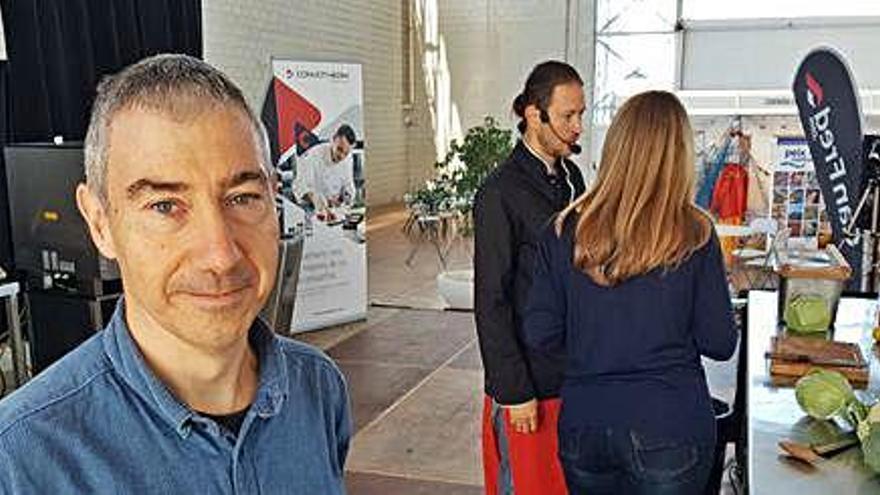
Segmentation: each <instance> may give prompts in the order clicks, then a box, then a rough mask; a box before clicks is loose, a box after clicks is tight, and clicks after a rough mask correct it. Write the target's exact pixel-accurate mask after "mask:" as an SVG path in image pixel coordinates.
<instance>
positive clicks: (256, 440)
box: [0, 303, 351, 495]
mask: <svg viewBox="0 0 880 495" xmlns="http://www.w3.org/2000/svg"><path fill="white" fill-rule="evenodd" d="M123 313H124V305H123V304H122V303H120V305H119V306H118V307H117V309H116V313H115V314H114V315H113V318H112V319H111V320H110V323H109V325H108V326H107V328H105V329H104V330H103V331H101V332H99V333H97V334H96V335H94V336H93V337H92V338H90V339H89V340H87V341H86V342H85V343H83V344H82V345H80V346H79V347H78V348H77V349H75V350H74V351H72V352H71V353H69V354H67V355H66V356H65V357H64V358H62V359H61V360H59V361H58V362H56V363H55V364H54V365H52V366H50V367H49V368H47V369H46V370H45V371H43V372H42V373H40V374H39V375H38V376H37V377H36V378H34V379H33V380H31V381H30V382H29V383H27V384H26V385H25V386H24V387H22V388H20V389H18V390H16V391H15V392H14V393H13V394H12V395H10V396H9V397H7V398H5V399H3V400H2V401H0V494H30V493H34V494H37V493H40V494H42V493H90V494H103V493H107V494H110V493H216V494H232V493H242V494H252V493H265V494H269V493H307V494H321V495H325V494H326V495H333V494H340V495H341V494H343V493H344V492H345V488H344V485H343V479H342V476H343V464H344V462H345V457H346V454H347V452H348V445H349V440H350V438H351V419H350V415H349V407H348V394H347V392H346V387H345V382H344V380H343V377H342V374H341V373H340V372H339V370H338V369H337V368H336V366H335V365H334V364H333V363H332V362H331V361H330V359H328V358H327V357H326V356H325V355H324V354H322V353H321V352H320V351H318V350H316V349H314V348H312V347H310V346H307V345H305V344H300V343H298V342H294V341H292V340H289V339H286V338H283V337H279V336H277V335H275V334H273V333H272V332H271V331H270V330H269V329H268V328H267V327H266V326H264V325H263V324H262V323H260V322H259V321H256V322H255V323H254V325H253V326H252V327H251V330H250V344H251V346H252V348H253V349H254V350H255V351H256V353H257V357H258V359H259V363H260V371H259V373H260V384H259V389H258V391H257V394H256V397H255V399H254V402H253V403H252V404H251V406H250V408H249V409H248V411H247V413H246V414H245V417H244V422H243V423H242V425H241V430H240V432H239V434H238V435H234V434H233V433H232V432H230V431H227V429H226V428H221V427H220V426H219V425H218V424H217V423H216V422H215V421H213V420H212V419H210V418H208V417H206V416H204V415H201V414H198V413H196V412H195V411H193V410H192V409H190V408H189V407H188V406H186V405H185V404H183V403H182V402H180V401H179V400H178V399H177V398H176V397H175V396H174V395H173V394H172V393H171V391H170V390H169V389H168V388H167V387H166V386H165V385H164V384H163V383H162V382H161V381H159V379H158V377H156V375H155V374H154V373H153V372H152V371H151V370H150V368H149V367H148V366H147V364H146V362H145V361H144V357H143V355H142V354H141V352H140V351H139V349H138V346H137V344H136V343H135V342H134V340H133V339H132V338H131V334H130V333H129V331H128V327H127V325H126V323H125V318H124V317H123Z"/></svg>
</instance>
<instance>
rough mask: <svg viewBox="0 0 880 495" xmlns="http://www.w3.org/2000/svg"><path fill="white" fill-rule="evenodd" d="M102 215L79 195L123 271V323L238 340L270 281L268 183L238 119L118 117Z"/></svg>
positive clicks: (273, 245) (211, 343)
mask: <svg viewBox="0 0 880 495" xmlns="http://www.w3.org/2000/svg"><path fill="white" fill-rule="evenodd" d="M108 158H109V162H108V170H107V177H106V185H107V198H108V201H107V205H106V206H104V205H101V204H100V203H99V202H98V200H97V198H96V197H95V196H94V195H92V194H91V192H90V191H89V190H88V189H87V188H86V187H85V186H83V185H81V186H80V188H79V190H78V191H77V195H78V200H79V201H80V209H81V211H83V213H84V214H85V216H86V217H87V220H88V221H89V226H90V229H91V232H92V237H93V239H95V242H96V244H97V245H98V247H99V249H100V250H101V252H102V253H103V254H104V255H105V256H107V257H109V258H115V259H116V260H117V262H118V263H119V267H120V271H121V273H122V281H123V287H124V291H125V298H126V319H127V321H128V323H129V326H130V327H131V328H132V329H133V331H135V330H141V331H140V332H136V333H138V334H139V335H143V334H144V331H143V329H147V330H148V332H147V333H150V332H152V333H155V332H157V331H164V332H168V333H170V334H172V335H173V336H174V337H176V338H177V339H179V340H182V341H184V342H186V343H187V344H189V345H192V346H196V347H199V348H203V349H222V348H225V347H227V346H229V345H231V344H233V343H236V342H239V339H242V338H246V337H245V336H246V334H247V331H248V328H249V327H250V325H251V324H252V323H253V320H254V319H255V317H256V315H257V313H258V312H259V310H260V309H261V308H262V306H263V304H264V303H265V301H266V299H267V298H268V295H269V292H270V291H271V289H272V286H273V284H274V281H275V272H276V266H277V256H278V252H277V242H278V222H277V217H276V215H275V208H274V198H273V194H272V192H271V191H272V184H271V183H270V179H269V178H268V174H267V173H266V171H265V169H264V168H263V166H262V165H261V162H262V157H261V155H260V151H259V147H258V146H257V141H256V138H255V133H254V132H253V130H252V128H251V127H250V125H249V123H248V120H247V118H246V116H245V115H244V114H243V112H241V111H240V110H238V109H235V108H228V107H224V106H222V105H218V106H217V107H215V108H209V109H207V110H204V111H201V112H200V113H199V114H198V115H195V116H192V117H191V118H188V119H187V120H186V121H182V122H181V121H178V120H174V119H172V118H170V117H168V116H166V115H163V114H161V113H158V112H155V111H144V110H140V109H128V110H122V111H120V112H119V113H118V114H116V116H115V118H114V119H113V121H112V124H111V126H110V131H109V157H108Z"/></svg>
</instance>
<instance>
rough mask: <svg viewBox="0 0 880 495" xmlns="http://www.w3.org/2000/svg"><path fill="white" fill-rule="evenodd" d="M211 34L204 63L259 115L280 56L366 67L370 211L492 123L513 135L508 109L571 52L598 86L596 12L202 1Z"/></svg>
mask: <svg viewBox="0 0 880 495" xmlns="http://www.w3.org/2000/svg"><path fill="white" fill-rule="evenodd" d="M407 2H411V3H407ZM407 6H409V7H407ZM406 8H410V9H411V11H412V15H413V30H412V43H411V46H412V50H411V54H407V50H406V49H405V39H406V32H407V24H406V22H405V10H406ZM567 12H568V13H569V14H570V16H569V17H568V18H567V17H566V13H567ZM567 19H568V20H567ZM203 22H204V43H205V59H206V60H207V61H208V62H210V63H212V64H215V65H216V66H218V67H219V68H221V69H222V70H224V71H225V72H227V73H228V74H229V75H230V76H231V77H232V78H233V79H234V80H235V81H236V82H237V83H238V84H239V85H241V86H242V89H243V90H244V92H245V94H246V95H247V97H248V98H249V100H250V102H251V104H252V105H254V107H255V108H259V107H260V105H261V104H262V98H263V93H264V91H265V86H266V84H267V83H268V81H269V79H270V62H269V61H270V57H272V56H276V57H288V58H295V59H303V60H340V61H347V62H359V63H361V64H363V69H364V99H365V112H364V124H365V133H366V136H365V137H366V167H367V168H366V174H367V191H368V198H367V199H368V203H369V204H370V205H379V204H384V203H389V202H394V201H399V200H400V199H401V198H402V196H403V194H404V193H405V192H406V191H408V190H410V189H411V188H413V187H415V186H416V185H417V184H418V183H419V182H420V181H421V180H422V179H423V178H424V177H426V176H427V175H429V174H430V173H431V172H432V165H433V163H434V161H435V160H437V159H439V158H442V157H443V155H444V154H445V152H446V150H447V146H448V143H449V140H451V139H454V138H459V137H461V136H462V135H463V134H464V132H465V131H466V130H467V129H468V128H469V127H471V126H473V125H477V124H480V123H482V120H483V117H484V116H486V115H493V116H495V117H497V118H498V119H499V120H500V121H501V122H502V124H503V125H506V126H509V127H510V128H514V126H515V123H516V121H515V119H514V118H513V115H512V113H511V111H510V104H511V102H512V101H513V98H514V97H515V96H516V94H517V93H518V92H519V91H520V89H521V86H522V84H523V82H524V80H525V77H526V75H527V74H528V71H529V70H530V69H531V68H532V67H533V66H534V65H535V64H536V63H537V62H540V61H543V60H546V59H549V58H554V59H559V60H564V59H565V58H566V48H568V54H569V62H570V63H572V65H574V66H575V67H577V68H578V69H579V70H580V71H581V75H582V76H583V77H584V78H585V80H587V81H588V85H589V84H590V83H589V75H588V71H587V70H586V69H587V68H588V67H590V68H591V67H592V26H593V21H592V1H591V0H534V1H528V2H525V1H522V0H337V1H336V2H333V3H332V6H331V4H329V3H327V2H319V1H317V0H299V1H294V0H204V1H203ZM566 34H568V43H566ZM409 56H411V59H410V60H411V61H412V67H413V70H412V72H411V74H412V78H411V79H412V86H411V89H412V95H411V96H412V98H411V105H405V104H404V100H406V99H407V96H408V95H409V93H410V86H409V85H408V84H407V77H406V74H405V71H404V68H405V62H406V60H408V59H407V57H409ZM585 134H586V135H588V134H589V133H585ZM584 144H587V143H584ZM587 149H589V147H588V146H587Z"/></svg>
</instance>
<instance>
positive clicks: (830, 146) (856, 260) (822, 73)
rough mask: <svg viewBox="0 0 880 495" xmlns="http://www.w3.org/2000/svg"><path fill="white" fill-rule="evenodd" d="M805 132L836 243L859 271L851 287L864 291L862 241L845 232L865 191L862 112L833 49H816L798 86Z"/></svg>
mask: <svg viewBox="0 0 880 495" xmlns="http://www.w3.org/2000/svg"><path fill="white" fill-rule="evenodd" d="M792 90H793V91H794V97H795V101H796V102H797V107H798V112H799V114H800V118H801V125H802V126H803V128H804V134H805V135H806V138H807V141H808V143H809V145H810V154H811V155H812V158H813V164H814V166H815V169H816V178H817V179H818V181H819V187H820V188H821V189H822V196H823V197H824V198H825V206H826V208H827V211H828V218H829V219H830V220H831V229H832V233H833V238H834V242H835V243H836V244H837V245H838V246H839V247H840V251H841V253H842V254H843V256H844V257H845V258H846V260H847V261H848V262H849V264H850V266H851V267H852V269H853V276H852V278H850V280H849V281H848V283H847V289H849V290H856V291H857V290H860V281H861V274H862V270H861V267H862V245H861V241H860V239H857V238H853V237H848V236H846V235H844V229H846V227H847V226H848V225H849V223H850V222H851V221H852V218H853V214H854V213H855V210H856V207H857V205H858V202H859V199H860V196H861V191H862V183H863V182H862V168H863V163H862V114H861V110H860V109H859V100H858V97H857V95H856V92H855V88H854V86H853V78H852V76H851V73H850V70H849V67H847V65H846V62H845V61H844V60H843V57H842V56H841V55H840V54H839V53H837V52H836V51H834V50H832V49H829V48H820V49H817V50H813V51H812V52H810V53H809V54H808V55H807V56H806V58H804V60H803V62H801V65H800V67H798V70H797V75H796V76H795V79H794V83H793V84H792Z"/></svg>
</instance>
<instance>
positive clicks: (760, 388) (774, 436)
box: [747, 291, 880, 495]
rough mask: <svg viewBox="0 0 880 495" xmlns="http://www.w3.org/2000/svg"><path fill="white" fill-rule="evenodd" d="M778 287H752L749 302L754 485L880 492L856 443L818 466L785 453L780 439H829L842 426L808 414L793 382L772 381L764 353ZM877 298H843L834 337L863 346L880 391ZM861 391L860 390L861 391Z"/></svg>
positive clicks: (771, 489)
mask: <svg viewBox="0 0 880 495" xmlns="http://www.w3.org/2000/svg"><path fill="white" fill-rule="evenodd" d="M776 297H777V296H776V292H768V291H752V292H749V298H748V300H749V306H748V312H749V314H748V332H749V335H748V339H749V340H748V376H749V388H748V399H747V401H748V418H749V441H748V443H749V489H750V490H751V493H757V494H764V493H767V494H774V495H776V494H780V495H784V494H788V493H792V494H797V495H828V494H839V495H844V494H846V495H849V494H859V495H861V494H865V495H867V494H876V493H880V475H877V474H874V473H873V472H871V470H870V469H868V468H867V467H866V466H865V464H864V462H863V459H862V452H861V449H860V448H858V447H854V448H851V449H849V450H847V451H845V452H843V453H840V454H837V455H835V456H834V457H831V458H829V459H826V460H824V461H822V463H821V465H819V466H816V467H815V468H810V467H809V466H805V465H803V464H801V463H800V462H798V461H792V460H789V459H787V458H785V457H783V456H781V455H780V452H781V451H780V449H779V447H778V445H777V443H778V442H779V441H780V440H785V439H791V440H796V441H800V442H807V443H809V442H815V441H819V442H822V441H828V440H831V439H833V438H835V436H838V435H840V434H842V432H843V431H845V430H842V429H840V428H839V427H837V428H833V427H830V425H828V424H826V423H824V422H819V421H816V420H812V419H810V418H808V417H807V416H806V415H805V414H804V413H803V411H801V408H800V406H798V404H797V400H796V399H795V396H794V389H793V388H791V387H774V386H773V385H772V384H771V383H770V379H769V375H768V370H767V360H766V359H765V358H764V353H765V352H767V351H768V350H769V349H770V337H771V336H772V335H774V334H776V332H777V331H778V329H777V307H776V304H777V299H776ZM876 311H877V309H876V303H875V301H873V300H870V299H856V298H844V299H842V300H841V301H840V306H839V307H838V310H837V319H836V322H835V332H834V339H835V340H840V341H844V342H854V343H857V344H859V345H860V346H861V348H862V352H863V353H864V355H865V358H866V359H867V360H868V362H869V363H870V366H871V370H870V379H869V384H868V390H867V392H868V393H871V394H877V393H878V392H880V363H878V358H877V357H876V356H875V354H874V351H873V341H872V338H871V329H872V327H873V322H874V318H875V314H876ZM861 393H862V392H859V394H861Z"/></svg>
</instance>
